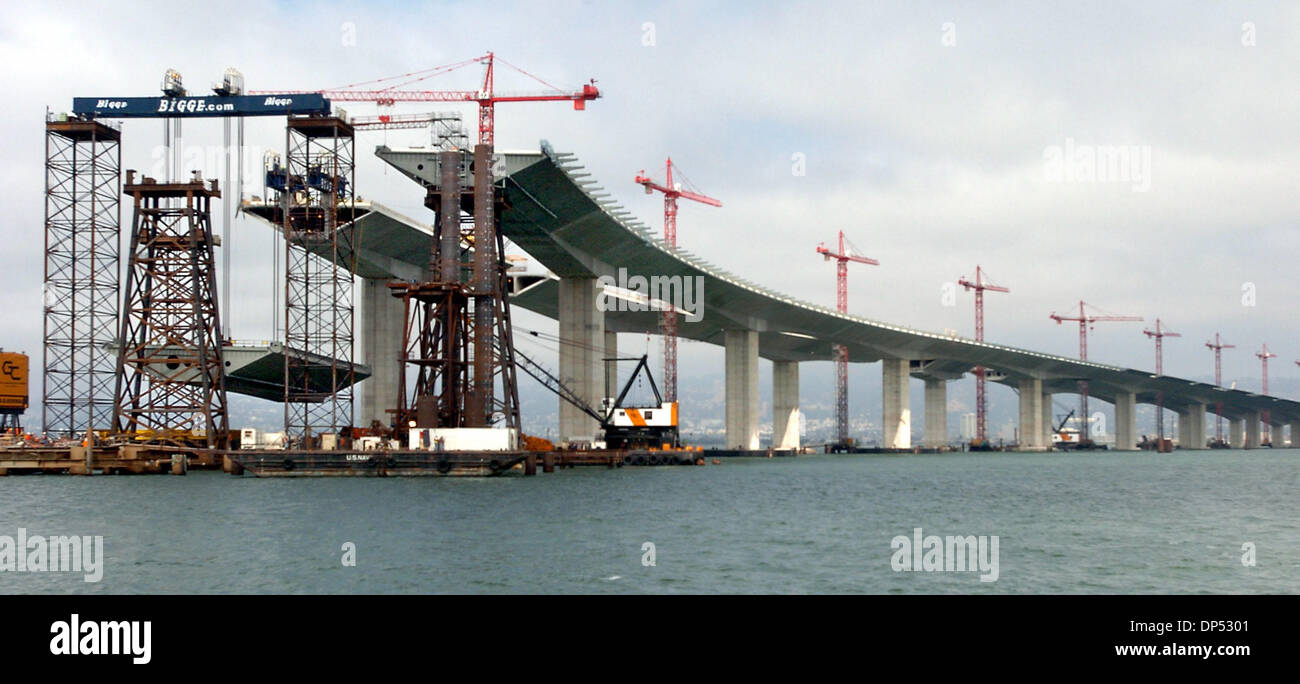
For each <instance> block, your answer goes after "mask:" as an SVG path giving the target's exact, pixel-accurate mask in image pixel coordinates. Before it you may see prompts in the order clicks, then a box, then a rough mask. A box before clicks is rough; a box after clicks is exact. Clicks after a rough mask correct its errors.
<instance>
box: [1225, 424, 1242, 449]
mask: <svg viewBox="0 0 1300 684" xmlns="http://www.w3.org/2000/svg"><path fill="white" fill-rule="evenodd" d="M1227 421H1228V446H1230V447H1232V448H1233V449H1245V448H1246V421H1244V420H1242V419H1241V418H1228V419H1227Z"/></svg>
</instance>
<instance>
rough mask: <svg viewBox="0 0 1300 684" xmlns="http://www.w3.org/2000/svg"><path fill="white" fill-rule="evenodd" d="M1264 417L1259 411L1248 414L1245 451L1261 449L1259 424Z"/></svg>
mask: <svg viewBox="0 0 1300 684" xmlns="http://www.w3.org/2000/svg"><path fill="white" fill-rule="evenodd" d="M1261 420H1262V416H1261V415H1260V414H1259V412H1258V411H1256V412H1255V413H1248V414H1246V446H1245V447H1243V448H1245V449H1258V448H1259V423H1260V421H1261Z"/></svg>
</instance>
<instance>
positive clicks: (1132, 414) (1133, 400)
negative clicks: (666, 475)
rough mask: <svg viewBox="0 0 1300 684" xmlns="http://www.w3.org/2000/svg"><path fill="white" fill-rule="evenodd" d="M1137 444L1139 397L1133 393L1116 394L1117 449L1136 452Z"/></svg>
mask: <svg viewBox="0 0 1300 684" xmlns="http://www.w3.org/2000/svg"><path fill="white" fill-rule="evenodd" d="M1137 444H1138V442H1137V395H1135V394H1133V393H1132V392H1119V393H1116V394H1115V449H1116V450H1118V451H1136V450H1137V448H1138V446H1137Z"/></svg>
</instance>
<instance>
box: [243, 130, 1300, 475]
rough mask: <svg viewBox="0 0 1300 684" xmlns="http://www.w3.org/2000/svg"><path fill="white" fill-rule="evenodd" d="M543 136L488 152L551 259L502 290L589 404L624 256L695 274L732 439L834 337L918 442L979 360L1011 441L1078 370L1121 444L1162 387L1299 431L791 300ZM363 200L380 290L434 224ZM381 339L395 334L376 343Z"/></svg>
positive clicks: (404, 162)
mask: <svg viewBox="0 0 1300 684" xmlns="http://www.w3.org/2000/svg"><path fill="white" fill-rule="evenodd" d="M540 148H541V149H540V150H538V151H523V152H508V151H507V152H502V153H500V157H501V159H502V162H503V163H504V169H501V168H500V164H501V162H498V164H499V168H498V175H501V176H504V178H505V185H506V189H507V193H508V197H509V206H508V207H507V208H506V209H505V210H504V211H503V213H502V230H503V232H504V234H505V236H506V237H507V238H508V239H509V240H510V241H511V242H513V243H515V244H516V245H518V246H519V247H520V248H521V249H523V250H524V251H525V252H527V253H528V254H529V255H530V256H531V257H533V258H534V259H536V260H537V261H538V262H540V263H541V264H542V265H543V266H545V267H546V268H547V269H548V270H549V271H550V273H549V274H547V275H546V276H544V277H531V278H517V279H516V282H515V285H514V287H513V289H514V292H513V293H512V298H511V303H512V304H513V305H515V306H520V307H522V308H524V309H527V310H530V311H534V312H537V313H539V314H542V315H544V316H547V317H550V318H554V319H557V320H558V321H559V323H560V335H561V337H563V338H565V340H566V341H568V342H572V343H573V344H569V345H564V346H563V347H562V348H561V353H560V359H559V361H560V369H559V375H560V377H561V379H562V380H564V381H565V382H566V384H569V385H570V386H571V387H572V388H573V389H575V391H577V392H578V393H579V394H580V395H582V396H584V397H587V398H588V399H589V400H590V403H592V404H593V405H597V404H599V401H600V397H602V396H604V395H605V394H607V393H608V389H607V387H606V385H607V384H608V380H607V379H606V378H605V377H604V368H603V366H602V363H601V358H603V357H604V356H605V355H611V356H612V355H615V354H616V353H617V349H616V342H615V340H616V338H615V337H614V336H613V335H612V334H611V335H606V334H605V333H606V332H609V333H615V332H634V333H641V332H644V331H646V330H654V329H656V328H657V326H658V319H659V316H660V313H659V312H657V311H652V310H641V311H638V310H619V309H620V308H624V309H626V308H628V307H612V308H611V307H609V306H606V307H603V308H604V309H606V310H605V311H603V312H602V311H599V308H602V307H597V306H596V303H597V299H598V298H599V296H600V294H601V292H602V291H604V292H605V293H606V294H607V295H611V296H612V297H614V299H610V298H607V299H606V302H607V303H610V302H615V301H616V299H617V298H621V299H623V300H624V301H628V299H629V298H628V295H627V294H626V293H622V292H618V291H616V290H608V289H605V288H603V287H602V286H603V285H604V284H606V283H604V282H602V281H601V278H602V277H607V279H617V278H618V277H619V275H620V270H621V269H623V270H624V273H625V274H626V276H627V277H632V276H642V277H644V278H647V279H649V278H651V277H654V276H658V277H673V276H681V277H682V278H688V277H695V276H699V277H702V278H703V283H704V287H703V293H702V302H701V303H702V309H698V310H699V311H700V312H701V314H702V317H701V318H700V320H698V321H694V322H693V321H691V320H689V319H684V320H683V321H682V323H681V324H679V328H678V334H679V336H680V337H683V338H688V339H692V340H697V341H701V342H708V343H713V344H719V345H723V346H724V347H725V348H726V351H727V354H726V356H727V362H726V375H727V409H726V412H727V416H726V425H727V445H728V446H729V447H736V448H757V447H758V446H759V444H758V430H757V427H758V426H757V422H758V416H757V410H758V408H757V405H758V391H757V360H758V358H760V357H761V358H765V359H769V360H771V361H772V362H773V363H774V364H775V365H774V388H773V389H774V393H773V394H774V398H773V403H774V416H773V421H774V423H775V425H774V438H773V440H774V445H775V446H787V447H788V446H795V445H797V440H798V430H797V409H798V362H800V361H825V360H829V359H830V355H831V346H832V345H833V344H843V345H846V346H847V347H848V349H849V358H850V360H851V361H852V362H856V363H870V362H882V368H883V371H882V372H883V379H884V397H883V399H884V416H883V420H882V426H883V427H884V444H883V446H885V447H893V448H910V447H911V441H910V440H911V434H910V433H911V428H910V423H911V417H910V411H909V409H908V405H909V401H908V398H909V396H908V383H907V379H908V377H909V376H910V377H916V378H920V379H922V380H925V382H926V385H925V394H926V402H925V404H926V416H927V420H926V421H925V428H926V429H925V443H926V446H940V445H943V444H946V443H947V436H946V422H947V421H946V415H945V413H944V411H946V394H945V392H946V390H945V389H944V386H945V384H946V382H947V381H949V380H953V379H956V378H960V377H961V376H962V375H963V374H965V373H969V372H971V371H972V370H973V368H974V367H975V366H976V365H983V366H985V367H986V368H988V369H991V370H990V371H989V379H990V380H991V381H993V382H999V383H1002V384H1005V385H1008V386H1011V387H1013V388H1015V389H1016V390H1017V391H1018V392H1019V394H1020V424H1021V435H1022V438H1021V444H1022V445H1023V446H1025V447H1027V448H1031V449H1032V448H1042V447H1043V446H1046V445H1048V444H1050V436H1049V430H1050V427H1049V424H1050V422H1051V419H1052V418H1051V400H1050V395H1051V394H1053V393H1076V392H1077V391H1078V382H1079V381H1080V380H1086V381H1087V382H1088V385H1089V395H1090V396H1091V397H1095V398H1098V399H1101V400H1104V401H1107V402H1110V403H1112V404H1115V405H1116V420H1117V422H1118V425H1117V426H1116V429H1115V432H1116V446H1117V448H1121V449H1124V448H1134V447H1135V445H1136V435H1137V431H1136V425H1135V416H1134V413H1135V405H1136V404H1137V403H1147V404H1154V403H1155V402H1156V398H1157V394H1158V393H1160V392H1163V394H1164V403H1165V406H1166V407H1167V408H1170V409H1171V410H1176V411H1178V412H1179V416H1180V420H1179V421H1178V423H1179V434H1178V437H1179V438H1180V441H1182V442H1183V444H1184V446H1185V447H1190V448H1201V447H1203V444H1204V439H1201V438H1200V436H1203V435H1205V434H1206V431H1205V427H1206V409H1207V407H1208V409H1209V411H1210V412H1211V414H1212V413H1213V411H1214V407H1215V406H1216V404H1219V403H1222V406H1223V416H1224V418H1225V420H1226V421H1228V423H1229V428H1230V435H1231V439H1232V442H1233V443H1234V444H1235V445H1240V446H1244V447H1251V446H1258V445H1259V444H1260V431H1259V426H1260V419H1261V416H1262V415H1263V414H1264V413H1265V412H1268V413H1269V423H1270V424H1271V425H1272V426H1274V427H1273V434H1274V435H1275V436H1276V437H1275V439H1274V442H1275V443H1277V444H1280V443H1281V442H1282V440H1281V431H1280V429H1279V428H1280V427H1281V426H1283V425H1286V424H1290V425H1292V427H1293V434H1300V433H1296V432H1295V430H1294V428H1295V427H1296V426H1297V424H1300V402H1295V401H1291V400H1287V399H1281V398H1277V397H1271V396H1263V395H1259V394H1254V393H1251V392H1246V391H1243V390H1235V389H1226V388H1221V387H1217V386H1215V385H1211V384H1207V383H1203V382H1196V381H1192V380H1186V379H1182V378H1176V377H1172V376H1157V375H1155V374H1153V373H1151V372H1148V371H1143V370H1137V369H1131V368H1122V367H1118V366H1112V365H1107V364H1102V363H1096V362H1092V361H1081V360H1079V359H1072V358H1067V357H1061V356H1055V355H1052V354H1045V353H1041V352H1036V351H1031V350H1027V349H1018V348H1015V347H1011V346H1007V345H1001V344H996V343H992V342H976V341H974V340H971V339H967V338H961V337H956V336H952V335H947V334H941V333H933V332H926V331H922V330H915V329H912V328H907V327H904V326H900V325H894V324H890V323H884V322H881V321H874V320H871V319H868V318H864V317H861V316H855V315H852V314H844V313H840V312H838V311H835V310H834V309H831V308H828V307H824V306H819V305H817V304H812V303H809V302H804V301H800V300H797V299H795V298H792V297H790V296H788V295H785V294H783V293H781V292H778V291H776V290H773V289H770V288H767V287H763V286H761V285H758V284H756V283H753V282H750V281H747V280H745V279H744V278H742V277H740V276H738V275H736V274H733V273H731V272H729V271H727V270H725V269H723V268H721V267H719V266H717V265H715V264H712V263H710V262H707V261H705V260H703V259H701V258H699V257H697V256H695V255H693V254H692V253H690V252H689V251H687V250H683V249H674V248H671V247H668V246H667V245H666V244H664V243H663V242H662V241H661V240H659V239H658V237H657V236H656V234H655V232H654V231H652V230H651V229H650V228H649V227H647V226H645V225H644V224H642V223H640V222H638V221H636V220H635V219H634V218H633V217H632V215H631V213H630V212H628V211H626V210H624V209H622V208H621V207H620V206H619V205H617V204H616V203H615V202H613V201H612V200H611V199H610V194H609V193H607V192H604V191H603V190H601V189H600V188H599V187H598V186H597V185H596V184H595V182H594V181H593V180H591V179H590V174H588V173H585V172H584V171H583V167H582V165H581V164H579V163H578V161H577V159H576V158H575V156H574V155H572V154H567V153H556V152H554V151H553V150H552V149H551V148H550V146H549V145H548V144H547V143H546V142H545V141H543V142H542V143H541V145H540ZM375 153H376V155H378V156H379V157H380V158H381V159H383V160H384V161H386V162H387V163H388V164H390V165H391V166H393V167H394V168H395V169H397V170H398V171H400V172H401V173H403V174H404V175H406V176H407V177H409V178H411V179H412V180H414V181H416V182H417V183H419V184H421V186H425V185H430V184H436V183H437V182H438V171H437V169H438V159H437V152H436V150H431V149H421V148H414V149H389V148H387V147H384V146H380V147H379V148H377V149H376V152H375ZM502 171H504V173H502ZM244 205H245V209H246V210H248V211H250V212H251V213H253V214H256V215H260V216H263V217H264V218H269V213H268V212H269V211H270V208H269V207H266V206H265V205H264V204H263V205H257V203H256V202H253V203H250V202H245V203H244ZM365 209H366V210H365V211H364V212H361V214H362V215H361V216H360V218H358V219H357V220H356V221H355V222H354V223H353V224H350V225H349V226H347V227H345V229H349V228H350V229H353V230H356V229H358V228H359V229H360V235H361V242H360V245H359V246H358V255H357V256H358V267H357V275H359V276H361V277H362V278H363V283H364V285H363V287H366V288H367V291H368V292H369V291H371V290H375V291H378V290H381V289H386V288H382V282H383V281H385V280H387V279H390V278H397V279H407V280H412V279H416V278H417V277H418V274H419V272H420V270H421V268H422V267H423V264H424V263H425V261H426V260H427V255H428V250H429V248H430V245H431V242H432V229H431V228H430V227H429V226H428V225H427V224H424V223H421V222H418V221H415V220H413V219H411V218H409V217H405V216H402V215H400V214H398V213H396V212H393V211H391V210H389V209H387V208H386V207H383V206H382V205H379V204H377V203H367V204H366V205H365ZM376 294H377V296H368V295H363V297H361V299H362V300H363V307H362V308H363V312H362V317H363V325H364V327H366V329H367V330H370V331H389V332H390V333H391V332H395V331H400V320H399V321H392V322H387V321H386V320H385V319H389V318H392V316H393V315H394V314H393V313H392V312H393V311H395V310H400V307H396V308H394V307H393V306H392V304H391V303H385V302H383V301H382V297H383V295H384V294H386V293H383V292H376ZM390 299H391V298H390ZM367 305H370V306H374V307H382V308H383V309H384V310H385V311H387V312H388V313H386V314H383V313H379V314H378V315H377V314H376V312H372V313H371V314H370V315H369V321H370V322H369V323H366V322H365V321H366V320H367V312H366V306H367ZM631 308H633V309H635V308H638V307H631ZM641 308H644V307H641ZM688 308H689V307H688ZM398 315H400V314H398ZM394 326H396V327H394ZM372 336H373V335H372ZM366 337H368V335H366V334H363V338H366ZM365 346H366V350H365V353H364V355H365V357H366V361H367V362H368V363H369V365H370V366H371V370H372V372H373V373H374V374H375V375H374V377H372V379H370V380H368V381H367V382H365V383H363V384H362V386H361V387H362V394H363V405H368V406H369V407H370V408H369V409H365V408H363V411H362V413H363V414H365V413H367V410H369V411H374V410H378V408H379V406H380V405H382V404H384V403H391V402H385V401H382V400H381V399H380V398H379V396H370V395H377V394H385V393H388V392H393V393H395V379H394V380H393V382H392V383H390V382H388V381H387V380H386V379H385V377H386V376H387V375H391V374H392V373H385V372H384V370H383V369H381V368H377V367H376V365H377V361H378V360H379V359H380V358H384V357H387V358H395V355H393V356H390V355H389V353H388V352H390V351H395V350H392V349H379V348H376V343H375V342H374V341H366V342H365ZM378 346H379V347H386V346H391V344H384V343H383V342H380V343H379V344H378ZM390 384H391V385H392V386H391V387H390V386H389V385H390ZM1210 419H1211V420H1212V419H1213V417H1212V415H1211V416H1210ZM560 422H561V425H560V436H561V439H582V438H589V435H590V433H591V432H592V431H594V421H591V420H590V418H588V417H587V416H585V414H582V413H581V412H579V411H577V410H576V409H574V408H572V407H570V406H568V405H567V404H566V403H564V402H562V401H561V402H560Z"/></svg>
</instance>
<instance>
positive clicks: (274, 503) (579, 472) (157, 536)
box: [0, 450, 1300, 594]
mask: <svg viewBox="0 0 1300 684" xmlns="http://www.w3.org/2000/svg"><path fill="white" fill-rule="evenodd" d="M1298 491H1300V451H1292V450H1276V451H1272V450H1255V451H1249V452H1238V451H1212V452H1197V453H1193V452H1178V453H1174V454H1163V455H1158V454H1147V453H1122V454H1121V453H1097V454H1068V455H1067V454H997V453H993V454H951V455H947V454H945V455H915V456H865V455H858V456H806V457H800V458H797V459H731V460H724V462H723V464H722V465H719V466H707V467H673V468H622V469H616V470H606V469H603V468H589V469H572V470H561V471H557V472H556V473H554V474H551V475H545V474H539V475H538V476H537V477H533V478H524V477H508V478H497V479H438V478H413V479H329V478H322V479H293V480H283V479H263V480H259V479H254V478H251V477H243V478H235V477H231V476H228V475H223V474H220V473H193V474H191V475H189V476H187V477H171V476H157V477H92V478H84V477H53V476H30V477H8V478H0V535H9V536H16V535H17V529H18V528H19V527H24V528H26V529H27V530H28V534H41V535H57V534H69V535H72V534H77V535H85V534H89V535H95V534H99V535H103V536H104V552H105V557H106V558H105V565H104V578H103V580H102V581H101V582H99V583H98V584H89V583H85V582H83V581H82V579H81V575H80V574H74V573H67V574H55V573H25V574H21V573H10V572H3V573H0V593H26V592H36V593H75V592H90V593H263V592H270V593H426V592H456V593H461V592H470V593H493V592H510V593H515V592H527V593H532V592H543V593H614V594H620V593H671V592H689V593H699V592H702V593H736V592H744V593H832V592H833V593H901V592H909V593H984V592H993V593H1020V592H1030V593H1092V592H1102V593H1114V592H1120V593H1124V592H1136V593H1199V592H1210V593H1255V592H1269V593H1279V592H1282V593H1294V592H1297V591H1300V525H1298V524H1297V520H1298V519H1300V495H1298ZM916 527H921V528H923V530H924V531H925V534H927V535H928V534H937V535H998V536H999V538H1000V539H999V541H1000V544H999V565H1000V576H999V578H998V580H997V581H996V582H991V583H982V582H980V581H979V577H978V573H971V572H966V573H960V572H939V573H926V572H894V571H893V570H892V569H891V567H890V558H891V555H892V549H891V547H890V540H891V539H892V538H893V537H895V536H896V535H905V536H909V537H910V536H911V535H912V530H913V528H916ZM647 541H649V542H652V543H653V544H654V545H655V556H656V558H655V561H656V564H655V565H654V566H653V567H646V566H643V565H642V558H643V552H642V544H643V543H644V542H647ZM345 542H352V543H354V544H355V545H356V549H357V552H356V561H357V562H356V566H355V567H344V566H343V565H342V563H341V562H340V559H341V557H342V556H343V552H342V550H341V547H342V545H343V544H344V543H345ZM1245 542H1253V543H1254V544H1255V546H1256V554H1257V565H1256V566H1255V567H1244V566H1243V565H1242V563H1241V556H1242V544H1243V543H1245Z"/></svg>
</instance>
